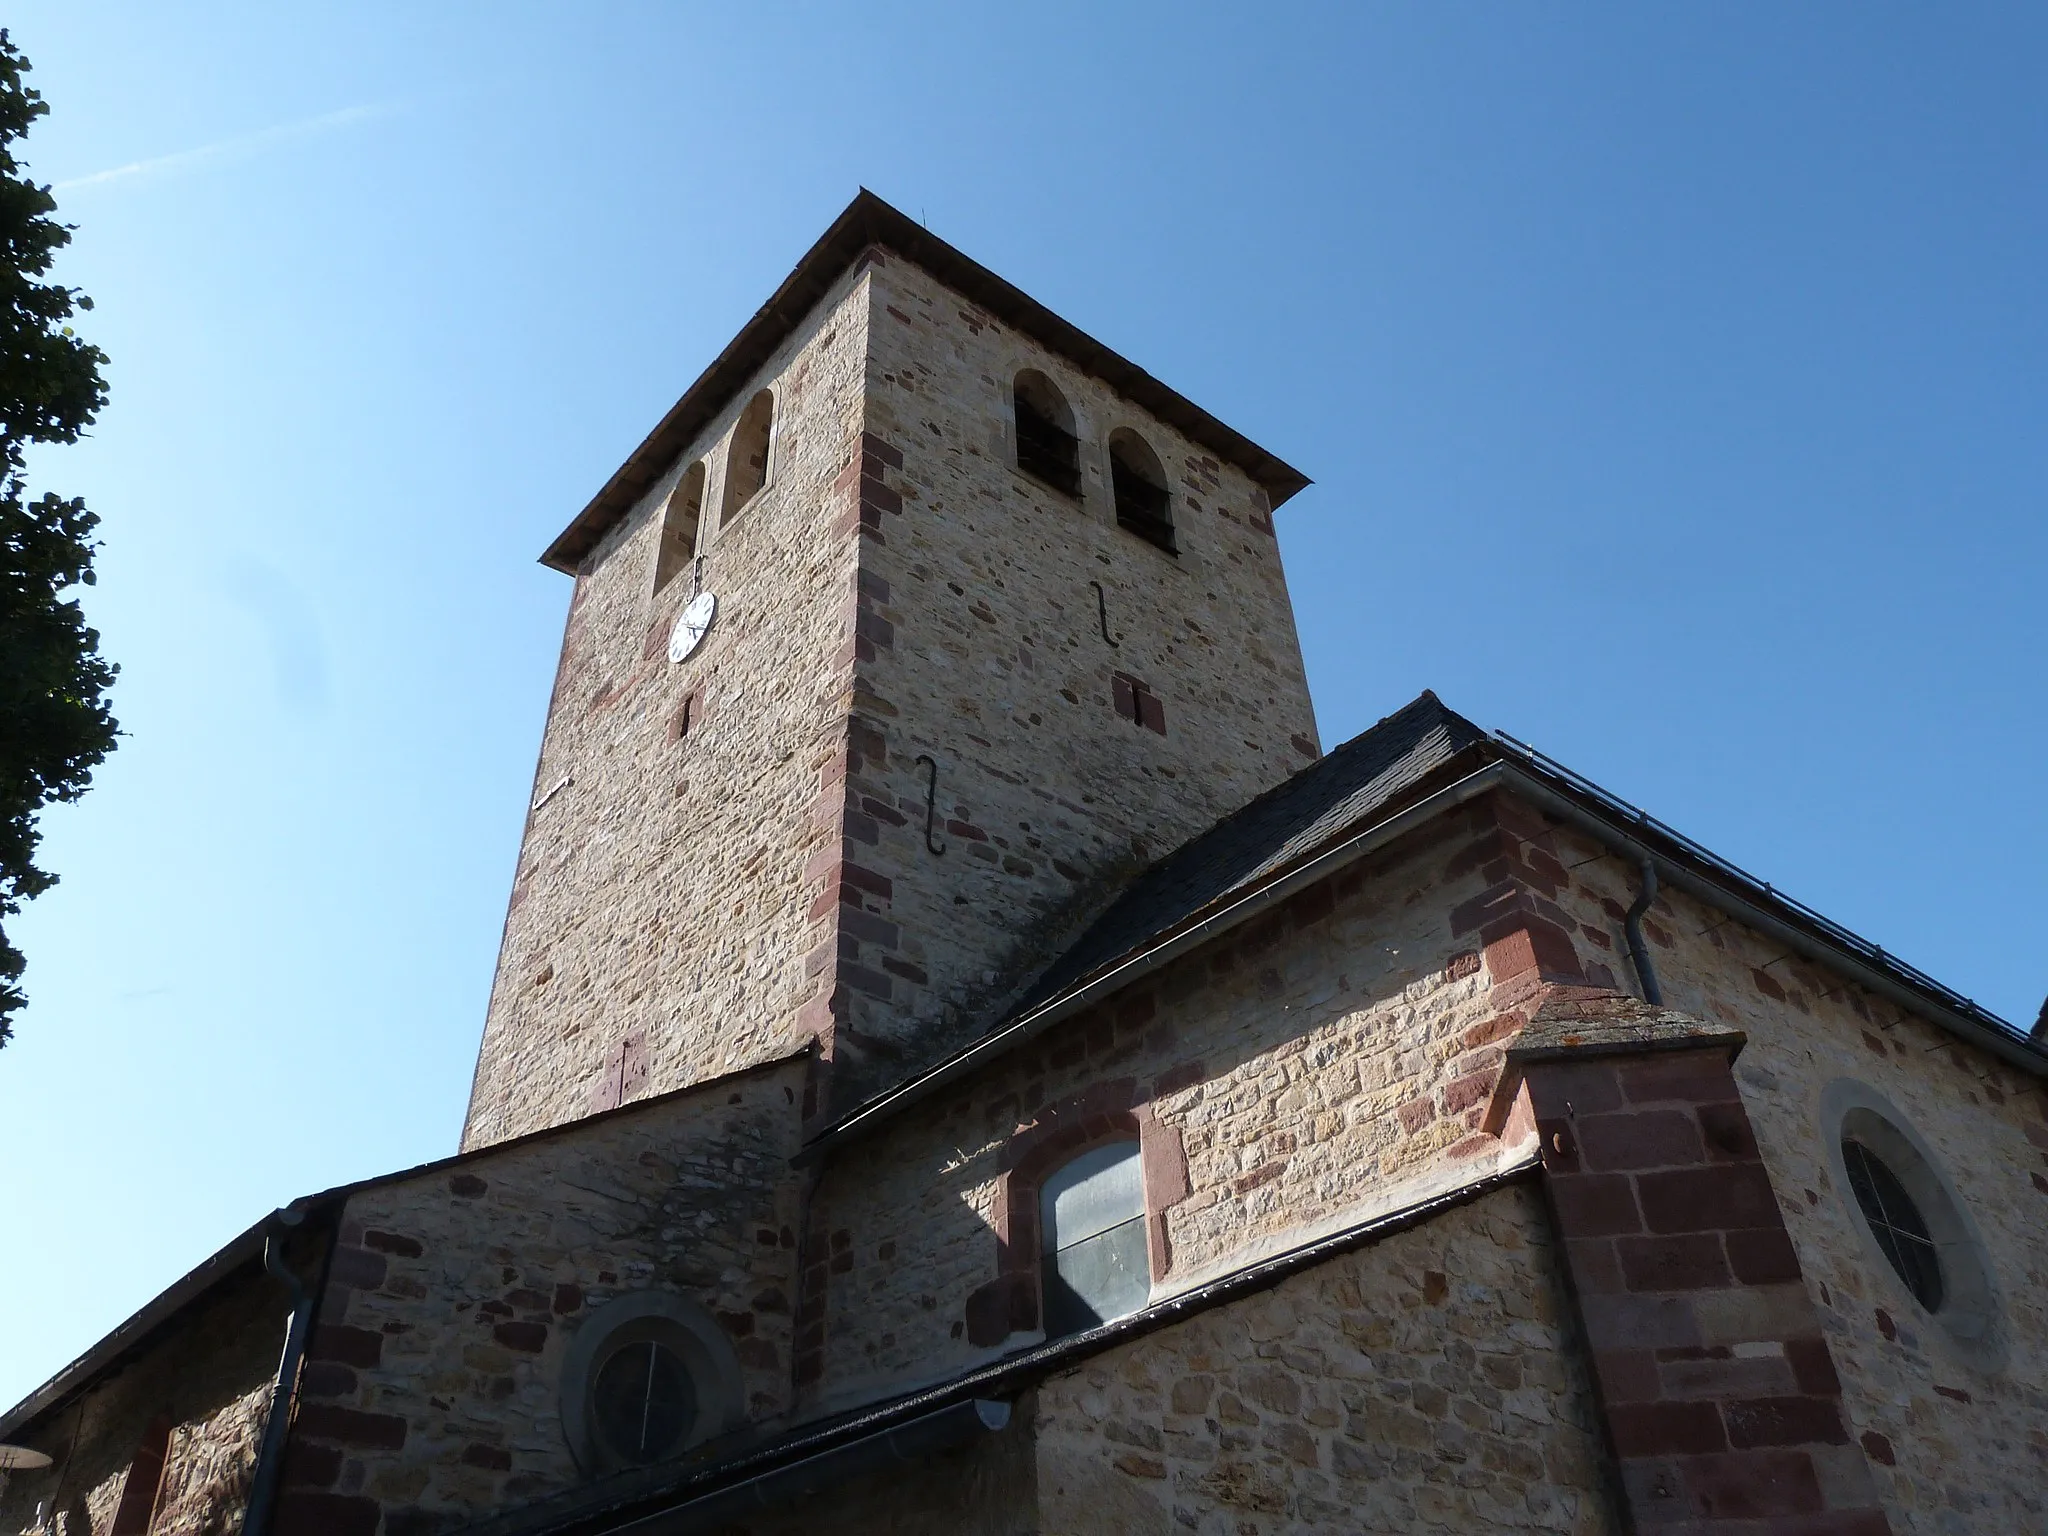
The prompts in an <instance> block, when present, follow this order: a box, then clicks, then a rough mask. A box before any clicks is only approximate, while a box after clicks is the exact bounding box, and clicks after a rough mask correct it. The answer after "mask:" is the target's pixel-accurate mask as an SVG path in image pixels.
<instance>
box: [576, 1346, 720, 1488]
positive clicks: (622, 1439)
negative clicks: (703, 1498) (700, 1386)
mask: <svg viewBox="0 0 2048 1536" xmlns="http://www.w3.org/2000/svg"><path fill="white" fill-rule="evenodd" d="M590 1406H591V1418H592V1421H593V1423H594V1424H595V1426H596V1429H597V1433H598V1436H599V1438H600V1439H602V1440H603V1441H604V1445H605V1449H606V1450H608V1451H610V1452H611V1454H612V1455H613V1456H614V1457H616V1458H617V1459H618V1460H620V1461H622V1462H625V1463H627V1464H629V1465H631V1466H636V1467H639V1466H645V1465H647V1464H648V1463H649V1462H652V1461H660V1460H661V1459H662V1458H664V1457H666V1456H672V1455H674V1454H675V1453H676V1452H677V1451H678V1450H680V1449H681V1448H682V1446H683V1442H684V1441H685V1440H686V1439H687V1438H688V1437H689V1433H690V1429H691V1426H692V1425H694V1424H695V1423H696V1421H697V1389H696V1387H695V1386H694V1385H693V1384H692V1383H691V1381H690V1372H689V1369H688V1368H687V1367H686V1366H685V1365H684V1364H683V1362H682V1359H681V1358H680V1357H679V1356H678V1355H677V1354H676V1352H675V1351H674V1350H672V1349H670V1348H669V1347H668V1346H667V1345H666V1344H664V1343H662V1342H661V1341H660V1340H659V1339H634V1340H633V1341H632V1342H631V1343H627V1344H622V1345H620V1346H619V1347H618V1348H617V1349H615V1350H614V1351H612V1353H611V1354H610V1355H609V1356H608V1357H607V1358H606V1359H605V1362H604V1364H602V1365H601V1366H599V1367H598V1370H597V1381H596V1383H595V1385H594V1386H593V1387H592V1389H591V1404H590Z"/></svg>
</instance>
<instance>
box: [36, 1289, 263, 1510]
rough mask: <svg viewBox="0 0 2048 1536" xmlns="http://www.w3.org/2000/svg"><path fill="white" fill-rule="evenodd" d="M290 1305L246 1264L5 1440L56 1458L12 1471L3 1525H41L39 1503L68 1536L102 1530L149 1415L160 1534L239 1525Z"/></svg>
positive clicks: (119, 1497)
mask: <svg viewBox="0 0 2048 1536" xmlns="http://www.w3.org/2000/svg"><path fill="white" fill-rule="evenodd" d="M288 1305H289V1303H288V1301H287V1299H286V1296H285V1293H284V1289H283V1287H281V1286H279V1285H278V1284H277V1283H276V1282H274V1281H272V1280H270V1279H269V1278H268V1277H267V1276H263V1275H261V1274H260V1273H257V1272H254V1271H251V1272H250V1273H248V1274H246V1275H244V1276H242V1277H240V1278H238V1279H236V1280H233V1281H230V1282H228V1283H226V1284H225V1285H223V1286H222V1288H221V1290H220V1291H219V1293H218V1294H217V1295H216V1296H215V1297H213V1298H212V1299H211V1300H210V1301H209V1302H207V1303H206V1304H205V1305H204V1306H203V1307H201V1308H200V1309H198V1311H197V1313H196V1315H194V1316H192V1317H191V1318H189V1319H188V1320H187V1322H186V1324H185V1326H184V1327H183V1328H181V1329H180V1330H179V1331H178V1332H176V1333H175V1334H173V1335H171V1336H170V1337H168V1338H166V1339H164V1340H163V1341H161V1342H159V1343H157V1344H155V1345H154V1346H153V1347H151V1348H149V1349H148V1350H147V1351H146V1352H145V1353H144V1354H143V1355H142V1356H141V1357H140V1358H138V1359H136V1360H134V1361H132V1362H131V1363H129V1364H128V1365H127V1366H126V1367H124V1368H123V1369H122V1370H120V1371H117V1372H115V1373H114V1374H113V1375H111V1376H109V1377H106V1378H103V1379H102V1380H101V1381H100V1382H99V1383H98V1384H96V1385H95V1386H94V1387H93V1388H92V1389H91V1390H89V1391H88V1392H86V1393H85V1394H84V1395H83V1396H82V1397H81V1398H80V1399H79V1400H78V1401H77V1402H75V1403H74V1404H72V1405H69V1406H65V1407H61V1408H60V1409H59V1410H58V1411H57V1412H55V1413H53V1414H50V1415H48V1416H47V1417H45V1418H44V1419H42V1420H41V1421H39V1422H38V1423H37V1424H36V1425H35V1426H34V1427H33V1428H32V1429H29V1430H27V1431H26V1432H23V1433H21V1434H19V1435H16V1436H10V1439H16V1440H18V1441H19V1442H21V1443H26V1444H28V1445H30V1446H33V1447H34V1448H35V1449H37V1450H41V1451H44V1452H47V1453H48V1454H49V1455H50V1456H51V1457H53V1458H54V1463H53V1465H51V1466H50V1467H49V1468H47V1469H45V1470H44V1471H42V1472H26V1473H15V1474H13V1475H11V1476H10V1477H9V1478H8V1481H7V1489H6V1492H5V1494H4V1495H0V1531H18V1532H22V1533H24V1536H25V1533H28V1532H30V1531H35V1530H36V1529H37V1525H36V1515H37V1511H38V1509H39V1508H41V1509H44V1510H45V1511H46V1512H47V1515H48V1518H49V1522H50V1523H49V1525H48V1526H47V1527H45V1528H46V1529H49V1530H55V1531H58V1532H62V1533H63V1536H93V1533H99V1532H105V1531H107V1530H108V1529H109V1528H110V1527H111V1526H112V1524H113V1519H114V1511H115V1510H116V1509H117V1508H118V1507H119V1506H120V1504H121V1501H122V1494H123V1491H124V1489H125V1488H126V1485H127V1483H128V1479H129V1470H130V1466H131V1464H132V1463H134V1461H135V1459H136V1455H137V1452H138V1450H139V1449H140V1448H141V1447H142V1446H143V1444H144V1441H145V1438H146V1437H147V1435H148V1434H149V1430H150V1426H151V1425H152V1422H153V1421H154V1422H155V1423H157V1424H158V1425H159V1427H161V1426H163V1425H165V1424H167V1425H168V1429H169V1435H168V1440H167V1442H166V1444H167V1454H166V1455H165V1457H164V1460H163V1463H162V1480H161V1482H160V1483H159V1484H158V1489H157V1495H156V1500H155V1510H156V1516H155V1519H154V1521H153V1522H152V1523H151V1525H150V1531H151V1532H152V1533H153V1536H220V1533H225V1532H229V1531H234V1530H238V1529H239V1528H240V1524H241V1518H242V1507H243V1503H244V1500H245V1499H246V1497H247V1495H248V1489H249V1480H250V1478H251V1476H252V1475H253V1473H254V1470H255V1465H256V1444H257V1441H258V1440H259V1439H260V1438H261V1436H262V1433H263V1422H264V1419H265V1418H266V1417H267V1415H268V1413H269V1408H270V1394H271V1385H272V1382H273V1381H274V1379H275V1376H276V1372H277V1362H278V1355H279V1352H280V1350H281V1349H282V1347H283V1344H284V1331H285V1321H286V1311H287V1309H288ZM150 1470H151V1471H153V1470H154V1463H153V1462H152V1464H151V1467H150Z"/></svg>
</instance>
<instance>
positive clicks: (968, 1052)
mask: <svg viewBox="0 0 2048 1536" xmlns="http://www.w3.org/2000/svg"><path fill="white" fill-rule="evenodd" d="M1509 771H1510V770H1509V767H1508V765H1507V764H1505V763H1489V764H1487V765H1486V766H1485V767H1483V768H1478V769H1475V770H1474V771H1473V772H1471V773H1468V774H1466V775H1465V776H1464V777H1463V778H1462V779H1459V780H1457V781H1456V782H1455V783H1452V784H1449V785H1446V786H1445V787H1444V788H1442V789H1440V790H1438V791H1437V792H1436V793H1435V794H1432V795H1430V796H1428V797H1426V798H1425V799H1422V800H1418V801H1416V802H1415V803H1414V804H1413V805H1411V806H1409V807H1408V808H1407V809H1405V810H1402V811H1397V812H1396V813H1395V814H1393V815H1392V816H1389V817H1387V818H1386V819H1384V820H1382V821H1378V822H1375V823H1373V824H1372V825H1371V826H1369V827H1367V828H1366V829H1365V830H1364V831H1363V832H1359V833H1355V834H1354V835H1353V836H1351V837H1348V838H1346V839H1345V840H1344V841H1343V842H1341V843H1338V844H1337V845H1336V846H1335V847H1332V848H1329V849H1327V850H1325V851H1324V852H1323V853H1320V854H1317V855H1316V856H1315V857H1313V858H1311V859H1309V860H1307V861H1306V862H1304V863H1301V864H1297V865H1296V866H1295V867H1294V868H1292V869H1290V870H1288V871H1286V872H1285V873H1283V874H1281V875H1279V876H1278V877H1276V878H1274V879H1272V880H1271V881H1269V882H1268V883H1267V884H1265V885H1262V886H1259V887H1258V888H1256V889H1255V890H1252V891H1250V892H1248V893H1247V894H1245V895H1243V896H1240V897H1239V898H1238V899H1237V900H1235V901H1233V902H1231V903H1229V904H1228V905H1227V906H1225V907H1223V908H1221V909H1220V910H1218V911H1216V912H1213V913H1211V914H1210V915H1209V916H1207V917H1205V918H1202V919H1201V920H1199V921H1198V922H1194V923H1191V924H1189V925H1188V926H1187V927H1185V928H1182V929H1180V930H1179V931H1178V932H1172V933H1169V935H1168V936H1167V937H1166V938H1164V939H1162V940H1160V941H1158V942H1156V943H1154V944H1152V945H1150V946H1148V947H1146V948H1144V949H1141V950H1138V951H1136V952H1134V953H1132V954H1130V955H1129V956H1127V957H1126V958H1125V959H1123V960H1121V961H1119V962H1118V963H1116V964H1115V965H1113V966H1111V967H1110V968H1109V969H1108V970H1105V971H1102V972H1100V973H1098V974H1097V975H1096V976H1095V978H1094V979H1093V980H1085V981H1083V982H1082V983H1080V984H1079V985H1077V986H1075V987H1072V988H1070V989H1069V990H1067V991H1065V992H1062V993H1061V994H1060V995H1059V996H1057V997H1055V998H1053V999H1051V1000H1050V1001H1048V1002H1046V1003H1043V1004H1041V1005H1040V1006H1039V1007H1037V1008H1034V1009H1033V1010H1032V1011H1031V1012H1029V1013H1027V1014H1025V1015H1023V1016H1022V1017H1021V1018H1019V1019H1017V1020H1016V1021H1015V1022H1014V1023H1011V1024H1008V1025H1005V1026H1004V1027H1002V1028H1001V1029H998V1030H996V1031H995V1032H994V1033H993V1034H988V1035H984V1036H982V1037H981V1038H980V1039H979V1040H977V1041H975V1042H974V1043H973V1044H972V1045H969V1046H967V1047H966V1048H965V1049H964V1050H961V1051H958V1052H956V1053H955V1054H953V1055H952V1056H949V1057H948V1058H946V1060H944V1061H942V1062H940V1063H939V1064H938V1065H937V1066H936V1067H933V1068H931V1069H930V1070H929V1071H927V1072H924V1073H922V1074H920V1075H919V1076H917V1077H913V1078H911V1079H910V1080H909V1081H908V1082H905V1083H903V1084H902V1085H900V1086H899V1087H896V1088H892V1089H890V1090H889V1091H888V1092H886V1093H883V1094H879V1095H877V1096H876V1097H874V1098H872V1099H869V1100H868V1101H867V1102H866V1103H865V1104H861V1105H858V1106H856V1107H855V1108H854V1109H853V1110H851V1111H850V1112H849V1113H848V1114H847V1115H846V1117H845V1118H844V1119H842V1120H839V1121H838V1122H836V1123H835V1124H833V1125H832V1126H830V1127H829V1128H827V1129H826V1130H825V1131H823V1132H821V1133H820V1134H819V1135H818V1136H817V1137H816V1138H814V1139H813V1140H811V1141H810V1142H808V1143H806V1144H805V1145H804V1146H803V1147H802V1148H801V1149H799V1150H798V1152H797V1154H796V1156H795V1157H793V1158H791V1159H790V1161H791V1163H792V1164H794V1165H795V1166H797V1167H799V1168H801V1167H804V1166H806V1165H808V1164H810V1163H813V1162H815V1161H817V1160H818V1159H819V1158H821V1157H823V1156H824V1155H825V1154H826V1153H827V1152H828V1151H831V1150H832V1149H834V1148H836V1147H838V1146H841V1145H843V1144H844V1143H846V1142H849V1141H851V1140H853V1139H854V1138H855V1137H857V1136H859V1135H861V1134H862V1133H863V1132H865V1131H867V1130H870V1129H872V1128H873V1127H874V1126H875V1125H877V1124H879V1123H880V1122H881V1121H882V1120H884V1119H887V1118H888V1117H890V1116H892V1115H894V1114H895V1113H897V1112H898V1111H899V1110H902V1109H905V1108H907V1107H908V1106H910V1105H911V1104H914V1103H916V1102H917V1101H918V1100H919V1099H922V1098H924V1097H926V1096H927V1095H929V1094H931V1093H934V1092H936V1091H937V1090H938V1089H940V1088H942V1087H944V1086H945V1085H946V1084H947V1083H950V1082H952V1081H954V1080H955V1079H956V1078H959V1077H963V1076H965V1075H966V1074H968V1073H970V1072H972V1071H974V1070H975V1069H976V1068H978V1067H980V1066H981V1065H982V1064H983V1063H984V1062H987V1061H990V1060H993V1059H994V1058H995V1057H998V1056H1001V1055H1003V1054H1004V1053H1005V1052H1007V1051H1010V1050H1012V1049H1014V1048H1015V1047H1017V1046H1019V1045H1022V1044H1023V1043H1024V1042H1025V1041H1027V1040H1030V1039H1033V1038H1035V1037H1036V1036H1038V1035H1041V1034H1044V1033H1045V1031H1047V1030H1048V1029H1051V1028H1052V1027H1053V1026H1054V1025H1055V1024H1058V1023H1059V1022H1060V1021H1061V1020H1063V1019H1069V1018H1072V1017H1073V1016H1074V1015H1075V1014H1077V1013H1080V1012H1082V1011H1084V1010H1086V1009H1088V1008H1090V1007H1093V1006H1094V1005H1095V1004H1096V1003H1098V1002H1100V1001H1101V1000H1102V999H1103V998H1105V997H1108V996H1110V995H1111V994H1113V993H1115V992H1119V991H1121V990H1122V989H1123V988H1125V987H1127V986H1129V985H1130V984H1131V983H1132V982H1134V981H1137V980H1139V979H1141V978H1143V977H1145V976H1149V975H1151V974H1152V973H1153V972H1154V971H1157V970H1159V969H1160V968H1161V967H1162V966H1164V965H1166V964H1168V963H1169V962H1171V961H1173V960H1174V959H1176V958H1178V957H1179V956H1181V955H1184V954H1186V953H1187V952H1188V951H1189V950H1191V949H1197V948H1199V947H1201V946H1202V945H1204V944H1207V943H1208V942H1209V941H1210V940H1212V939H1214V938H1216V937H1218V936H1219V935H1221V934H1224V933H1228V932H1229V931H1230V930H1231V929H1233V928H1236V927H1238V926H1240V925H1242V924H1244V923H1248V922H1250V921H1251V920H1252V919H1253V918H1255V917H1257V916H1258V915H1259V914H1260V913H1262V912H1265V911H1267V910H1268V909H1270V908H1271V907H1273V906H1275V905H1276V904H1278V903H1279V902H1282V901H1285V900H1286V899H1287V898H1288V897H1290V896H1292V895H1294V894H1295V893H1296V892H1298V891H1301V890H1304V889H1306V888H1307V887H1309V886H1311V885H1314V884H1315V883H1316V882H1317V881H1319V880H1325V879H1328V878H1329V877H1330V876H1331V875H1333V874H1335V873H1337V871H1339V870H1341V869H1343V868H1344V867H1345V866H1347V865H1350V864H1355V863H1356V862H1358V860H1360V859H1362V858H1364V857H1366V856H1367V855H1368V854H1371V853H1375V852H1377V851H1378V850H1379V849H1381V848H1384V847H1385V846H1386V845H1387V844H1388V843H1391V842H1393V841H1394V840H1395V839H1396V838H1398V837H1402V836H1405V835H1406V834H1407V833H1409V832H1412V831H1413V830H1415V828H1417V827H1419V826H1421V825H1422V824H1423V823H1425V822H1428V821H1431V820H1433V819H1435V818H1436V817H1437V816H1440V815H1442V814H1443V813H1444V812H1445V811H1447V810H1451V809H1453V808H1454V807H1456V806H1459V805H1463V804H1464V803H1465V802H1466V801H1468V800H1473V799H1476V798H1477V797H1478V796H1480V795H1483V794H1486V793H1487V792H1488V791H1489V790H1493V789H1496V788H1498V787H1499V786H1500V785H1501V783H1502V782H1503V779H1504V775H1505V774H1506V773H1507V772H1509Z"/></svg>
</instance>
